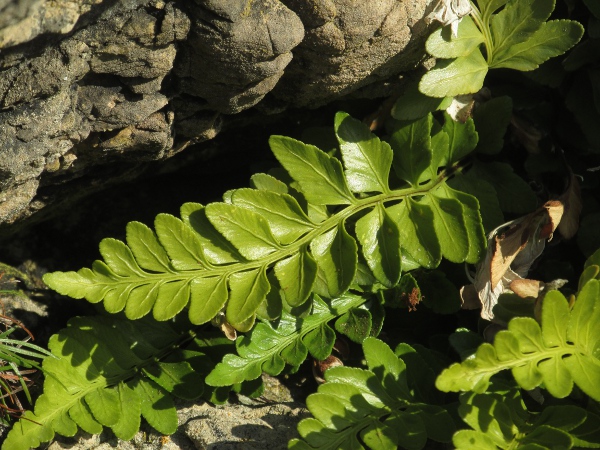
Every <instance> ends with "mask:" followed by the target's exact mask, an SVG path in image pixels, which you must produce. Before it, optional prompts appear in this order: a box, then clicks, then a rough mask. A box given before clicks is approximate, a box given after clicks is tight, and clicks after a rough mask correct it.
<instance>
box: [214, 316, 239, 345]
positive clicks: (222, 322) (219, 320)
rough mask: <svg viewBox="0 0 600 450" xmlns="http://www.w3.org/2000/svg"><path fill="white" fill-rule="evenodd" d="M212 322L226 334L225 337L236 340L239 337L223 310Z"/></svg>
mask: <svg viewBox="0 0 600 450" xmlns="http://www.w3.org/2000/svg"><path fill="white" fill-rule="evenodd" d="M211 323H212V325H213V326H215V327H217V328H219V329H220V330H221V332H222V333H223V334H224V335H225V337H226V338H227V339H229V340H230V341H235V340H236V339H237V331H236V330H235V328H233V327H232V326H231V324H230V323H229V322H227V319H225V314H224V313H222V312H221V313H219V314H217V315H216V316H215V317H214V318H213V319H212V320H211Z"/></svg>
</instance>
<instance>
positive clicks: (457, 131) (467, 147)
mask: <svg viewBox="0 0 600 450" xmlns="http://www.w3.org/2000/svg"><path fill="white" fill-rule="evenodd" d="M442 129H443V130H444V132H445V133H446V134H447V135H448V146H449V147H448V149H449V154H448V155H447V157H446V158H444V159H442V160H441V161H440V162H439V164H440V165H445V164H452V163H455V162H456V161H458V160H459V159H462V158H464V157H465V156H466V155H468V154H469V153H471V152H472V151H473V150H474V149H475V147H476V146H477V142H478V135H477V132H476V131H475V125H474V123H473V119H471V118H469V119H467V121H466V122H465V123H461V122H457V121H455V120H452V119H451V117H450V116H449V115H448V114H447V113H445V121H444V126H443V128H442Z"/></svg>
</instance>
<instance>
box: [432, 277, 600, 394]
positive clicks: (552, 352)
mask: <svg viewBox="0 0 600 450" xmlns="http://www.w3.org/2000/svg"><path fill="white" fill-rule="evenodd" d="M599 298H600V280H597V279H591V280H589V281H588V282H587V283H586V284H585V285H584V286H583V287H582V289H581V291H580V292H579V294H578V295H577V300H576V301H575V304H574V306H573V308H572V309H570V308H569V302H568V301H567V299H566V298H565V297H564V295H563V294H561V293H560V292H559V291H550V292H549V293H548V294H546V296H545V297H544V300H543V306H542V320H541V327H540V325H539V324H538V323H537V322H536V321H535V320H534V319H532V318H529V317H515V318H513V319H512V320H511V321H510V322H509V324H508V330H505V331H501V332H499V333H498V334H497V335H496V337H495V340H494V344H493V345H492V344H482V345H481V346H479V348H478V349H477V352H476V353H475V355H473V356H472V357H470V358H467V359H466V360H464V361H463V362H462V363H460V364H459V363H456V364H453V365H452V366H450V367H449V368H448V369H446V370H445V371H444V372H442V374H441V375H440V376H439V377H438V379H437V381H436V387H437V388H438V389H440V390H442V391H445V392H448V391H455V392H458V391H471V390H472V391H474V392H478V393H481V392H484V391H485V390H486V389H487V388H488V386H489V384H490V378H491V377H492V376H493V375H495V374H497V373H498V372H501V371H503V370H511V372H512V374H513V376H514V378H515V380H516V381H517V383H518V384H519V385H520V386H521V387H522V388H524V389H528V390H530V389H534V388H535V387H537V386H539V385H543V386H544V387H545V389H547V390H548V392H549V393H550V394H551V395H552V396H554V397H557V398H564V397H566V396H567V395H569V394H570V393H571V391H572V390H573V386H574V385H577V386H578V387H579V388H580V389H581V390H582V391H583V392H585V393H586V394H587V395H589V396H590V397H591V398H593V399H594V400H596V401H600V383H599V382H598V381H599V380H600V358H599V356H600V355H599V354H598V348H599V346H600V308H599V307H598V299H599Z"/></svg>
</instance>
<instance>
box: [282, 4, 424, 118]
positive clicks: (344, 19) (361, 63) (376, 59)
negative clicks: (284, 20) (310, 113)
mask: <svg viewBox="0 0 600 450" xmlns="http://www.w3.org/2000/svg"><path fill="white" fill-rule="evenodd" d="M282 1H283V3H285V4H286V5H287V6H288V7H289V8H290V9H292V10H293V11H295V12H296V13H297V14H298V16H299V17H300V19H301V20H302V21H303V23H304V25H305V27H306V38H305V39H304V40H303V41H302V43H301V44H300V45H299V46H298V47H297V48H296V49H295V50H294V59H293V61H292V62H291V63H290V65H289V67H288V68H287V69H286V73H285V76H284V77H283V78H282V79H281V82H280V83H279V84H278V85H277V86H276V88H275V89H274V91H273V94H274V96H275V97H276V98H278V99H279V100H282V101H283V102H285V103H286V104H291V105H294V106H311V107H314V106H318V105H322V104H325V103H328V102H330V101H332V100H334V99H336V98H339V97H340V96H343V95H347V94H350V93H352V92H355V91H357V90H358V89H360V88H363V87H365V86H369V85H374V84H381V86H380V89H379V95H380V96H384V95H388V94H389V93H390V92H389V91H390V86H389V83H388V81H389V78H390V77H391V76H393V75H395V74H399V73H402V72H404V71H407V70H411V69H414V68H415V67H416V65H417V64H418V62H419V61H420V59H421V56H422V55H423V53H424V52H423V47H422V46H423V37H424V36H423V31H424V24H423V21H422V17H423V14H424V12H425V7H426V3H427V2H399V1H397V0H374V1H369V2H358V3H357V2H354V1H351V0H314V1H310V2H308V1H306V0H282ZM415 30H416V31H418V32H414V31H415ZM370 95H374V92H373V89H372V88H371V89H370Z"/></svg>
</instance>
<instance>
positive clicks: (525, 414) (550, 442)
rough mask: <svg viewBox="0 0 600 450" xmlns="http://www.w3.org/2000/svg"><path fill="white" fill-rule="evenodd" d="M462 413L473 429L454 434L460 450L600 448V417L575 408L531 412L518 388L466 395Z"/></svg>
mask: <svg viewBox="0 0 600 450" xmlns="http://www.w3.org/2000/svg"><path fill="white" fill-rule="evenodd" d="M458 413H459V415H460V417H461V418H462V419H463V420H464V421H465V422H466V423H467V424H468V425H469V426H470V427H471V428H472V429H464V430H459V431H457V432H456V433H455V434H454V436H453V438H452V442H453V444H454V447H455V448H457V449H459V450H468V449H473V450H475V449H477V450H496V449H498V448H502V449H513V448H523V449H525V448H532V449H534V448H537V449H542V448H564V449H570V448H573V447H587V448H599V447H600V444H599V443H598V442H599V441H600V431H599V430H600V417H599V416H598V415H596V414H594V413H592V412H590V411H586V410H585V409H583V408H580V407H578V406H574V405H560V406H548V407H547V408H544V410H543V411H542V412H539V413H536V412H531V411H528V410H527V408H526V407H525V403H524V402H523V400H522V398H521V394H520V392H519V390H518V389H515V388H502V387H500V386H498V387H496V389H493V391H492V392H487V393H485V394H476V393H473V392H468V393H463V394H461V395H460V407H459V408H458Z"/></svg>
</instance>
